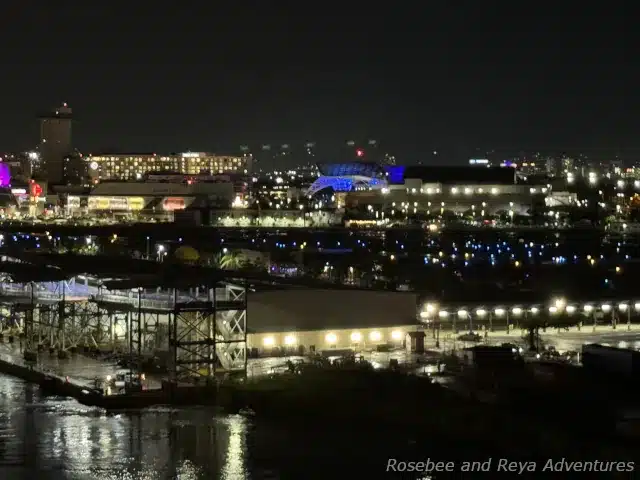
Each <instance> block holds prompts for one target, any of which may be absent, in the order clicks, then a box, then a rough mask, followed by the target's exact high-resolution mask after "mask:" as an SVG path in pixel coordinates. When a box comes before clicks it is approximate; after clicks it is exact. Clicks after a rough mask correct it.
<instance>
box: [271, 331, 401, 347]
mask: <svg viewBox="0 0 640 480" xmlns="http://www.w3.org/2000/svg"><path fill="white" fill-rule="evenodd" d="M367 338H368V340H369V341H370V342H373V343H379V342H381V341H382V340H383V335H382V333H381V332H379V331H377V330H374V331H373V332H369V335H368V337H367ZM364 339H365V336H364V335H363V334H362V333H361V332H359V331H353V332H351V334H350V335H349V340H350V341H351V343H352V344H355V343H360V342H362V341H363V340H364ZM402 339H403V332H402V331H401V330H394V331H392V332H391V340H393V341H396V342H399V341H401V340H402ZM324 340H325V342H326V343H327V344H328V345H335V344H336V343H338V335H337V334H336V333H334V332H329V333H327V334H326V335H325V337H324ZM262 344H263V345H264V346H265V347H275V346H276V344H277V342H276V338H275V337H273V336H268V337H264V338H263V339H262ZM297 344H298V338H297V337H296V336H295V335H292V334H290V335H285V336H284V338H283V345H284V346H286V347H293V346H295V345H297Z"/></svg>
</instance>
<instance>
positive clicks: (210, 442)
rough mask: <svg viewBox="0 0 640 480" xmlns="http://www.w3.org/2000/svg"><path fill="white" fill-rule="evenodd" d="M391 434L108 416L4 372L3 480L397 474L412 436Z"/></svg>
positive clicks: (159, 415)
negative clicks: (396, 462) (390, 461)
mask: <svg viewBox="0 0 640 480" xmlns="http://www.w3.org/2000/svg"><path fill="white" fill-rule="evenodd" d="M374 423H375V422H374ZM390 433H391V432H384V431H379V429H377V428H376V426H375V424H374V425H371V426H370V427H367V426H364V427H363V426H362V425H360V426H358V427H357V428H356V427H354V426H351V425H348V424H344V421H341V422H336V424H335V425H331V424H329V425H327V424H324V425H322V426H319V425H314V424H313V421H312V419H309V421H308V422H306V421H301V422H300V425H297V426H296V425H293V426H292V425H289V426H287V428H284V427H282V426H280V425H277V424H273V423H269V424H262V423H261V424H260V425H255V424H254V423H253V422H252V421H251V420H248V419H246V418H243V417H241V416H237V415H234V416H220V415H215V414H214V413H213V412H212V411H211V410H208V409H188V410H170V409H155V410H149V411H144V412H129V413H122V414H106V413H104V412H102V411H100V410H97V409H92V408H88V407H83V406H81V405H80V404H78V403H77V402H76V401H75V400H70V399H63V398H52V397H44V396H42V395H41V393H40V391H39V389H38V387H37V386H34V385H29V384H25V383H24V382H22V381H20V380H17V379H14V378H12V377H8V376H4V375H0V479H9V480H13V479H16V480H19V479H23V478H24V479H30V480H41V479H43V480H44V479H73V480H76V479H77V480H85V479H86V480H89V479H96V480H98V479H99V480H155V479H181V480H191V479H226V480H236V479H237V480H240V479H296V480H297V479H302V480H306V479H314V478H346V479H351V478H393V477H392V476H389V475H388V474H386V473H385V472H384V466H385V462H386V460H387V458H388V456H389V455H394V452H398V451H402V452H403V454H407V453H408V450H407V446H408V445H410V444H411V443H413V442H411V441H407V440H406V439H405V440H403V441H400V442H397V441H393V442H392V441H391V440H390V439H392V438H394V435H392V434H390ZM414 454H416V455H417V454H420V456H423V455H425V452H414Z"/></svg>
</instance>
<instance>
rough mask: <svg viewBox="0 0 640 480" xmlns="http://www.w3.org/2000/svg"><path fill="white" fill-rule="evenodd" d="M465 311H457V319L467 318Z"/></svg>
mask: <svg viewBox="0 0 640 480" xmlns="http://www.w3.org/2000/svg"><path fill="white" fill-rule="evenodd" d="M467 313H468V312H467V311H466V310H458V317H460V318H465V317H466V316H467Z"/></svg>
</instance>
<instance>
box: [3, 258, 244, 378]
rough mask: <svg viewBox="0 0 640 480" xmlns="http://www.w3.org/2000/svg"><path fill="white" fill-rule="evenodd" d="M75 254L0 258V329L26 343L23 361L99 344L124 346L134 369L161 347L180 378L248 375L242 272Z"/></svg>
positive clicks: (115, 347)
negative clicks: (238, 275)
mask: <svg viewBox="0 0 640 480" xmlns="http://www.w3.org/2000/svg"><path fill="white" fill-rule="evenodd" d="M71 257H73V256H64V255H57V256H55V255H49V256H46V257H45V256H40V255H35V256H31V257H30V256H29V254H25V255H23V256H21V255H17V256H16V257H7V256H4V257H3V260H4V261H3V262H0V276H1V278H0V281H1V283H0V337H1V338H2V339H3V340H4V341H6V342H13V343H15V344H18V343H20V344H21V346H22V351H23V356H24V358H25V359H26V360H27V361H30V362H37V361H38V359H39V358H40V357H41V356H43V355H47V356H50V355H51V354H52V353H53V354H55V355H57V356H58V357H59V358H61V359H64V358H67V357H68V356H69V355H70V354H71V353H74V352H77V351H88V350H92V351H99V350H101V351H110V352H116V353H119V354H121V355H124V356H127V357H128V358H129V360H130V362H131V365H132V366H131V369H132V371H135V372H141V371H142V362H143V358H145V357H149V356H162V357H165V358H164V360H165V361H166V362H165V363H166V365H167V366H168V375H167V376H168V378H169V379H170V381H172V382H175V383H178V382H184V381H193V380H194V378H196V379H197V378H204V379H205V380H206V381H208V380H211V379H213V378H214V377H219V376H230V375H232V376H235V375H241V376H244V375H246V368H247V351H246V350H247V349H246V341H247V339H246V335H247V328H246V326H247V312H246V310H247V304H246V302H247V286H246V282H245V281H244V280H242V279H226V278H222V277H223V276H222V275H221V274H220V275H215V276H212V275H211V273H212V272H203V271H201V270H200V269H197V268H192V269H190V268H187V267H175V268H170V269H167V267H166V266H165V267H162V271H160V269H161V266H160V265H158V264H155V263H154V262H145V261H138V262H139V263H140V265H139V266H138V268H136V265H135V261H134V260H131V259H125V260H126V261H122V260H120V264H119V263H118V260H116V259H114V260H113V261H112V262H110V263H111V265H104V264H100V263H101V261H102V262H104V259H92V257H81V260H82V263H83V264H82V265H79V264H78V259H77V258H71ZM92 260H93V261H92ZM117 270H121V271H120V272H118V271H117ZM127 270H128V271H129V273H127ZM131 271H133V272H136V273H134V274H131ZM233 280H235V282H234V281H233Z"/></svg>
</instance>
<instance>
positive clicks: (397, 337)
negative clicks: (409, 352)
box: [391, 330, 402, 340]
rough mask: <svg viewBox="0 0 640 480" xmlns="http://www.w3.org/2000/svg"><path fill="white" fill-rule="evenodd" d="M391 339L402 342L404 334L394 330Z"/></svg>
mask: <svg viewBox="0 0 640 480" xmlns="http://www.w3.org/2000/svg"><path fill="white" fill-rule="evenodd" d="M391 338H393V339H394V340H402V332H401V331H400V330H394V331H393V332H391Z"/></svg>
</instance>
